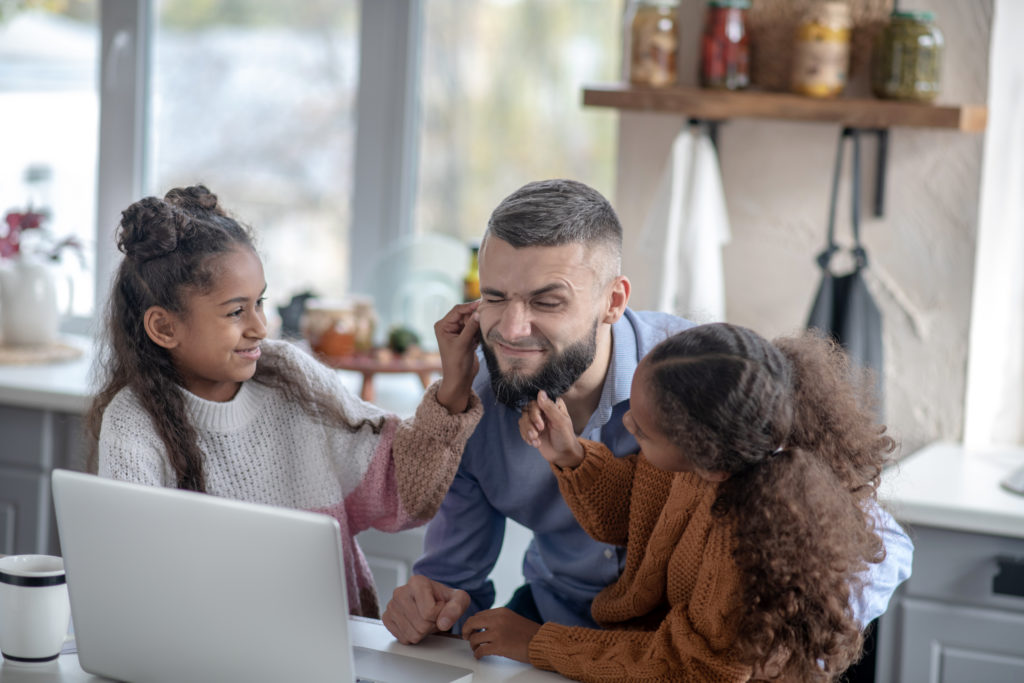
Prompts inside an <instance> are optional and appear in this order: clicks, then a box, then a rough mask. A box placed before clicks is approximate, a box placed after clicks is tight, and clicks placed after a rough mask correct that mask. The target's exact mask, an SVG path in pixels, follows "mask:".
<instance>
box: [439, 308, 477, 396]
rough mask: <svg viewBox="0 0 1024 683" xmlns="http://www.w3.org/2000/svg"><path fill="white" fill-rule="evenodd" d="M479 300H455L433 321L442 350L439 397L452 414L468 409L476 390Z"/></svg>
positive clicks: (440, 350)
mask: <svg viewBox="0 0 1024 683" xmlns="http://www.w3.org/2000/svg"><path fill="white" fill-rule="evenodd" d="M479 305H480V302H479V301H471V302H469V303H466V304H456V305H455V307H454V308H452V310H450V311H449V312H448V314H447V315H445V316H444V317H443V318H441V319H440V320H438V321H437V322H436V323H435V324H434V335H435V336H436V337H437V348H438V351H439V352H440V353H441V386H440V387H439V388H438V390H437V401H438V403H440V404H441V405H443V406H444V407H445V408H447V409H448V412H450V413H451V414H452V415H457V414H458V413H462V412H465V410H466V407H467V406H468V405H469V396H470V394H471V393H472V391H473V378H474V377H476V373H477V370H479V369H480V360H479V359H478V358H477V357H476V347H477V345H478V344H479V343H480V318H479V316H478V315H477V312H476V309H477V306H479Z"/></svg>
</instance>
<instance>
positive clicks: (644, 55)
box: [629, 0, 679, 87]
mask: <svg viewBox="0 0 1024 683" xmlns="http://www.w3.org/2000/svg"><path fill="white" fill-rule="evenodd" d="M632 12H633V20H632V22H631V30H630V58H629V81H630V82H631V83H634V84H636V85H649V86H653V87H664V86H667V85H674V84H675V82H676V77H677V75H678V74H677V71H676V59H677V56H678V53H679V34H678V28H679V25H678V23H677V16H678V8H677V2H675V1H673V0H640V2H636V3H634V6H633V8H632Z"/></svg>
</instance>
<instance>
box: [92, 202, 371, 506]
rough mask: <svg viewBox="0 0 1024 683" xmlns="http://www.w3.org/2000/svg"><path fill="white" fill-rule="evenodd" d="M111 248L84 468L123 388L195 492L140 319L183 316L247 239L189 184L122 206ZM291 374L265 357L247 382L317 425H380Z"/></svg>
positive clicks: (179, 415)
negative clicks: (112, 270)
mask: <svg viewBox="0 0 1024 683" xmlns="http://www.w3.org/2000/svg"><path fill="white" fill-rule="evenodd" d="M117 246H118V249H120V250H121V251H122V252H123V253H124V259H123V260H122V261H121V265H120V266H119V267H118V269H117V274H116V275H115V277H114V282H113V284H112V287H111V292H110V298H109V300H108V302H107V311H106V317H105V324H104V329H103V335H104V339H103V342H104V343H103V344H101V345H100V348H101V355H100V357H99V359H98V361H97V366H96V368H95V372H96V374H97V375H98V376H99V382H100V384H101V388H100V390H99V392H98V393H97V394H96V396H95V398H94V399H93V402H92V405H91V406H90V408H89V412H88V413H87V414H86V430H87V433H88V436H89V450H88V454H87V456H86V469H87V470H88V471H90V472H95V471H96V470H97V468H98V464H99V463H98V459H99V452H98V446H99V435H100V428H101V427H102V424H103V413H104V411H105V410H106V408H107V406H108V405H109V404H110V401H111V400H113V398H114V396H116V395H117V393H118V392H120V391H121V390H122V389H125V388H130V389H131V390H132V392H133V394H134V396H135V398H136V400H138V401H139V402H140V403H141V404H142V406H143V408H145V410H146V412H147V413H149V416H150V418H151V419H152V421H153V426H154V428H155V429H156V431H157V433H158V434H159V435H160V438H161V439H162V440H163V442H164V446H165V447H166V450H167V458H168V460H169V461H170V463H171V466H172V468H173V470H174V472H175V475H176V478H177V486H178V488H182V489H190V490H193V491H205V490H206V477H205V475H204V468H203V454H202V451H201V450H200V449H199V443H198V436H197V434H196V431H195V428H194V427H193V426H192V424H191V422H190V421H189V419H188V413H187V411H186V409H185V397H184V395H183V394H182V388H181V387H182V386H183V382H182V378H181V374H180V372H179V370H178V368H176V367H175V365H174V362H173V360H172V358H171V355H170V353H168V351H167V349H165V348H163V347H161V346H158V345H157V344H155V343H153V342H152V341H151V340H150V339H149V336H148V335H147V334H146V330H145V327H144V325H143V318H144V316H145V313H146V310H147V309H149V308H150V307H152V306H160V307H162V308H164V309H166V310H168V311H170V312H172V313H175V314H178V315H185V314H187V312H188V302H189V300H190V298H191V296H192V295H193V294H195V293H204V292H208V291H210V290H211V289H212V288H213V286H214V282H215V280H216V278H217V276H218V275H219V272H220V271H219V267H220V259H219V258H218V257H220V256H223V255H224V254H226V253H228V252H230V251H232V250H235V249H250V250H253V251H255V247H254V246H253V238H252V234H251V233H250V232H249V230H248V229H247V228H245V227H244V226H243V225H242V224H240V223H239V222H238V221H236V220H235V219H234V218H232V217H231V216H229V215H228V214H227V212H225V211H224V210H223V208H221V206H220V204H219V202H218V201H217V195H215V194H213V193H212V192H210V191H209V190H208V189H207V188H206V187H204V186H202V185H194V186H192V187H185V188H174V189H172V190H171V191H169V192H168V193H167V194H166V195H165V196H164V197H163V198H162V199H161V198H158V197H146V198H144V199H140V200H139V201H137V202H135V203H134V204H132V205H131V206H129V207H128V208H127V209H125V210H124V211H123V212H122V214H121V225H120V229H119V230H118V233H117ZM292 371H294V368H290V367H287V364H286V363H284V362H283V361H282V359H280V358H278V357H276V356H275V355H274V354H272V353H267V354H264V356H263V357H262V358H260V361H259V363H258V364H257V366H256V373H255V375H254V376H253V380H254V381H256V382H261V383H263V384H267V385H269V386H273V387H276V388H277V389H279V390H280V391H281V392H282V393H284V395H285V397H286V399H287V400H290V401H294V402H296V403H298V404H299V405H300V406H302V408H303V410H304V411H305V412H306V413H308V414H309V415H311V416H313V417H315V418H317V419H318V420H322V421H325V422H330V423H333V424H339V425H343V426H344V427H346V428H347V429H350V430H352V431H357V430H358V429H359V428H360V427H361V426H362V425H363V424H369V425H370V426H371V428H372V429H373V431H374V432H375V433H378V432H379V431H380V429H381V427H382V424H383V421H382V420H378V421H375V422H371V421H366V420H364V421H361V422H360V423H359V424H353V423H352V422H351V421H350V420H349V419H348V417H347V416H345V415H344V414H343V413H342V412H341V410H340V409H339V408H338V407H337V405H338V404H337V402H336V401H335V400H333V397H331V396H329V395H326V394H325V393H324V392H323V390H322V389H318V388H315V387H312V386H311V385H308V384H306V383H304V382H302V381H301V379H300V378H299V377H297V376H295V375H294V374H293V372H292Z"/></svg>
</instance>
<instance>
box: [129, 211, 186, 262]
mask: <svg viewBox="0 0 1024 683" xmlns="http://www.w3.org/2000/svg"><path fill="white" fill-rule="evenodd" d="M175 213H176V212H175V211H174V209H173V208H172V207H171V206H169V205H168V204H167V203H166V202H165V201H164V200H162V199H158V198H157V197H146V198H144V199H140V200H139V201H137V202H135V203H134V204H132V205H131V206H129V207H128V208H127V209H125V210H124V211H122V212H121V229H120V230H119V231H118V234H117V248H118V249H120V250H121V251H122V252H123V253H124V254H125V255H126V256H128V257H129V258H133V259H135V260H137V261H149V260H151V259H155V258H159V257H161V256H164V255H165V254H169V253H170V252H172V251H174V250H175V249H176V248H177V246H178V235H179V232H180V230H181V221H179V220H178V216H176V215H175Z"/></svg>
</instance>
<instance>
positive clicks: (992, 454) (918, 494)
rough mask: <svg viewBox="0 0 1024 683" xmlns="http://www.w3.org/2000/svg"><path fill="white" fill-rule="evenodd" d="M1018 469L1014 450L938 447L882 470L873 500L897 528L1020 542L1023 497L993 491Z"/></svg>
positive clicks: (1023, 458)
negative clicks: (902, 525)
mask: <svg viewBox="0 0 1024 683" xmlns="http://www.w3.org/2000/svg"><path fill="white" fill-rule="evenodd" d="M1022 466H1024V448H1022V447H1019V446H1003V447H996V446H993V447H986V448H966V447H964V446H963V445H962V444H957V443H947V442H938V443H934V444H931V445H929V446H927V447H926V448H923V449H922V450H920V451H918V452H916V453H914V454H912V455H910V456H909V457H907V458H905V459H903V460H901V461H900V462H899V463H897V464H896V465H893V466H892V467H889V468H887V469H886V471H885V472H884V473H883V475H882V486H881V488H880V489H879V498H880V499H881V501H882V503H883V505H884V506H885V507H886V509H888V510H889V511H890V512H891V513H892V514H893V516H894V517H896V519H898V520H899V521H900V522H904V523H909V524H911V525H915V524H916V525H924V526H929V527H936V528H942V529H951V530H954V531H966V532H972V533H981V534H994V535H997V536H1009V537H1012V538H1024V496H1020V495H1017V494H1015V493H1011V492H1010V491H1007V490H1006V489H1004V488H1002V487H1001V486H1000V485H999V481H1000V480H1001V479H1002V478H1003V477H1005V476H1006V475H1007V474H1009V473H1010V472H1012V471H1013V470H1014V469H1016V468H1018V467H1022Z"/></svg>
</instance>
